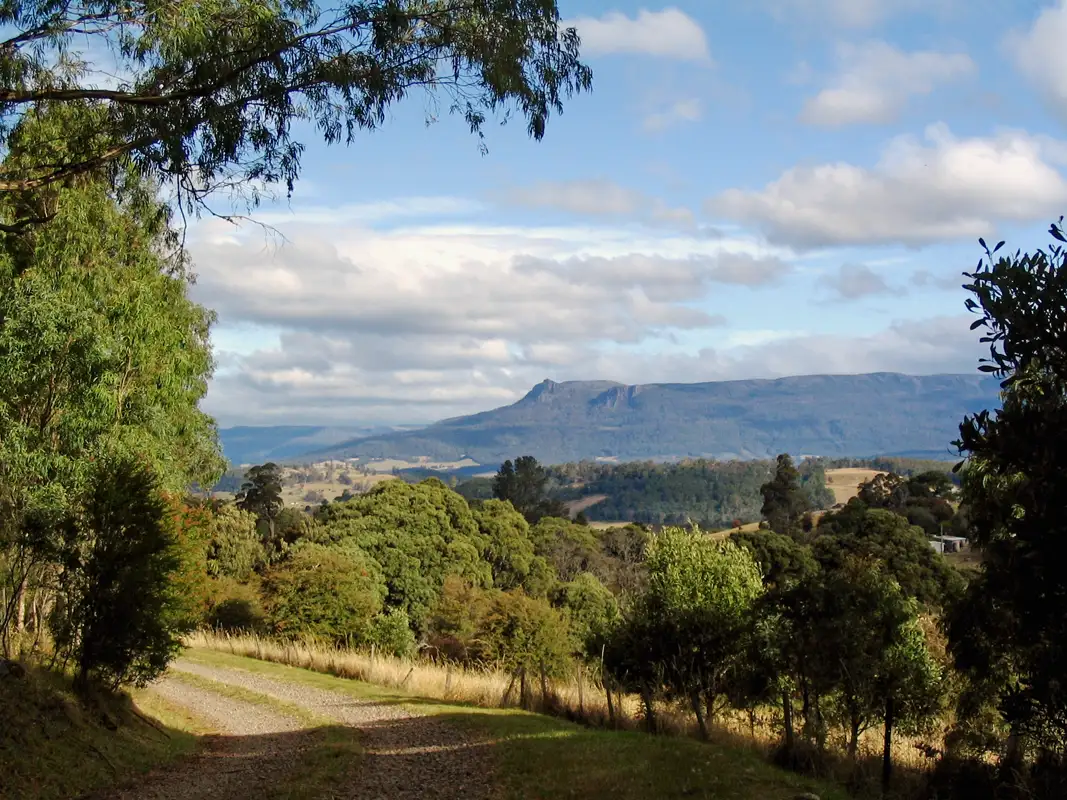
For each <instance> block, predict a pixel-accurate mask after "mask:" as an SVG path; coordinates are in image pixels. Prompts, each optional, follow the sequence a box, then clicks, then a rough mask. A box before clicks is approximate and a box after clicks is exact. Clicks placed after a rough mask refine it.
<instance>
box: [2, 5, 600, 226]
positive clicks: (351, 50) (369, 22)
mask: <svg viewBox="0 0 1067 800" xmlns="http://www.w3.org/2000/svg"><path fill="white" fill-rule="evenodd" d="M0 24H2V25H3V26H4V28H5V36H6V38H5V39H4V41H3V43H2V44H3V46H2V47H0V74H2V75H3V78H4V79H3V81H2V83H3V89H2V90H0V135H2V136H4V137H5V138H7V137H8V136H10V134H11V133H12V132H13V131H16V130H17V129H18V127H19V126H20V125H21V124H23V123H24V122H25V121H26V120H27V119H30V118H32V117H33V116H34V115H35V114H37V113H38V112H39V111H40V110H42V109H45V108H52V107H57V106H62V107H64V108H67V109H70V112H71V114H72V115H74V116H76V117H78V118H79V119H78V122H77V124H75V125H71V126H68V127H66V128H65V129H64V130H63V131H62V135H61V136H60V137H59V138H58V139H57V140H56V145H55V147H52V148H49V149H46V150H42V151H40V152H39V153H33V152H30V151H26V152H25V153H24V156H25V157H24V158H22V159H20V160H19V161H18V162H17V163H6V164H5V165H4V168H3V169H2V170H0V194H2V193H17V192H24V191H27V190H34V189H39V188H42V187H46V186H49V185H51V184H54V183H56V182H59V181H63V180H65V179H68V178H71V177H73V176H77V175H81V174H85V173H88V172H94V171H99V170H105V171H107V170H109V169H121V168H122V166H121V165H123V164H126V163H130V164H133V165H135V166H136V168H137V170H138V171H139V172H140V173H141V174H143V175H149V176H152V177H153V178H156V179H159V180H160V181H172V182H174V183H175V185H176V186H177V188H178V190H179V196H180V199H181V200H182V201H183V202H184V203H185V204H186V205H187V206H189V207H196V205H197V204H198V203H199V202H201V201H202V200H203V198H204V197H205V196H206V195H207V193H209V192H211V191H213V190H215V189H218V188H219V187H221V186H230V187H236V186H238V185H240V184H241V183H245V185H251V186H256V185H262V184H273V183H280V184H283V185H285V186H286V187H287V188H288V190H289V191H291V190H292V186H293V182H294V181H295V180H296V179H297V176H298V175H299V172H300V159H301V155H302V153H303V151H304V148H305V145H306V142H304V141H301V140H300V138H298V134H297V131H299V130H301V129H302V128H303V126H302V125H300V123H302V122H306V123H310V127H314V128H315V129H317V130H318V131H319V133H320V135H321V136H322V138H323V139H324V140H325V141H326V142H329V143H333V142H339V141H345V142H349V143H350V142H352V141H353V140H354V139H355V137H356V135H357V134H358V133H359V132H360V131H362V130H370V129H374V128H377V127H379V126H380V125H382V124H383V123H384V121H385V118H386V112H387V110H388V109H389V108H390V107H391V106H392V105H393V104H394V103H396V102H398V101H399V100H401V99H402V98H404V97H405V96H406V95H408V94H409V93H411V92H412V91H414V90H417V89H422V90H424V91H428V92H430V94H431V96H432V97H434V98H438V102H439V103H440V105H439V106H438V107H443V108H445V109H446V110H447V111H449V112H451V113H457V114H459V115H461V116H462V117H463V119H464V121H465V122H466V124H467V125H468V126H469V128H470V129H471V130H472V131H473V132H474V133H476V134H480V133H481V131H482V128H483V126H484V124H485V122H486V121H487V119H488V117H489V115H492V114H496V113H498V112H504V114H505V117H504V118H505V119H506V118H507V116H508V115H510V113H514V112H517V114H518V115H519V116H521V117H522V119H523V120H524V121H525V122H526V125H527V129H528V131H529V133H530V135H531V136H533V137H534V138H535V139H540V138H541V137H542V136H543V135H544V133H545V125H546V123H547V121H548V118H549V116H550V115H551V114H554V113H560V112H562V110H563V101H564V100H565V99H566V98H567V97H568V96H569V95H571V94H573V93H575V92H579V91H582V90H586V89H588V88H589V87H590V85H591V73H590V71H589V69H588V67H586V66H585V65H584V64H582V63H581V62H580V61H579V56H578V47H579V40H578V35H577V33H576V32H575V31H574V30H573V29H563V28H561V26H560V24H559V12H558V9H557V5H556V1H555V0H503V1H502V0H473V2H472V1H471V0H347V2H342V3H339V4H333V5H321V4H319V3H316V2H314V1H313V0H286V1H285V2H280V3H264V2H260V0H228V1H227V2H209V3H204V2H200V0H178V1H177V2H172V3H168V4H167V5H166V6H164V7H161V6H158V4H155V3H146V2H118V1H117V0H101V1H100V2H93V3H70V2H61V3H55V2H50V0H16V1H14V2H7V3H4V4H3V5H0ZM82 48H83V49H82ZM109 73H110V74H111V75H113V76H114V77H107V76H108V74H109ZM441 101H443V102H441ZM250 181H251V182H253V183H251V184H248V183H247V182H250ZM252 192H253V193H252V195H251V198H250V199H251V200H252V201H253V202H255V200H256V199H257V197H258V195H257V194H256V191H255V189H253V190H252ZM45 214H46V215H49V214H48V212H47V211H45ZM36 218H39V214H37V213H31V214H29V215H20V216H18V217H16V218H13V219H10V220H9V221H8V224H7V228H8V229H15V228H17V227H18V223H19V221H26V220H32V219H36Z"/></svg>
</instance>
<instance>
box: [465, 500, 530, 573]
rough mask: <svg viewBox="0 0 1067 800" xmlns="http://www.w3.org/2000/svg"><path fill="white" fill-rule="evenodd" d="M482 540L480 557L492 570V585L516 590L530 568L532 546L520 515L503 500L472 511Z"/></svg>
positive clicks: (490, 502) (528, 527)
mask: <svg viewBox="0 0 1067 800" xmlns="http://www.w3.org/2000/svg"><path fill="white" fill-rule="evenodd" d="M474 518H475V520H476V521H477V523H478V528H479V530H480V531H481V533H482V535H483V536H484V537H485V547H486V549H485V554H484V556H483V557H484V558H485V560H486V561H488V562H489V566H490V567H491V568H492V570H493V586H495V587H497V588H498V589H517V588H519V587H520V586H523V585H524V584H525V583H526V580H527V578H528V577H529V576H530V572H531V570H533V569H534V564H533V562H534V559H535V558H536V556H535V554H534V543H533V539H531V537H530V526H529V525H528V524H527V523H526V520H525V519H524V518H523V516H522V514H520V513H519V512H517V511H516V510H515V509H514V508H513V507H512V506H511V504H510V503H508V502H506V501H503V500H489V501H486V502H485V503H483V504H482V505H481V506H480V507H478V508H476V509H474Z"/></svg>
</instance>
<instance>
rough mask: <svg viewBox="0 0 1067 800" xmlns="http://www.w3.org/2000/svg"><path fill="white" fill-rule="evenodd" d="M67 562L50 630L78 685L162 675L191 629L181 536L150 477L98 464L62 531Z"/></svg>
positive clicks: (136, 467) (126, 465)
mask: <svg viewBox="0 0 1067 800" xmlns="http://www.w3.org/2000/svg"><path fill="white" fill-rule="evenodd" d="M60 561H61V563H62V565H63V572H62V574H61V576H60V598H61V600H60V602H59V604H58V605H57V607H56V610H55V612H54V614H53V620H52V631H53V635H54V637H55V643H56V651H57V654H58V655H59V656H60V657H61V658H62V659H63V660H70V661H72V662H73V663H74V664H75V665H76V671H77V681H78V683H79V685H82V686H85V685H87V684H88V683H89V682H90V681H99V682H101V683H104V684H105V685H108V686H111V687H117V686H119V685H121V684H124V683H132V684H134V685H138V686H143V685H145V684H147V683H148V682H149V681H151V680H153V679H154V678H156V677H158V676H159V675H160V674H162V672H163V671H164V670H165V669H166V668H167V664H168V663H169V662H170V660H171V658H173V657H174V656H175V655H176V654H177V652H178V650H179V649H180V641H179V637H180V636H181V635H182V634H184V633H186V632H187V631H188V630H189V628H190V627H191V626H190V625H189V622H190V620H189V618H188V617H187V616H186V615H185V613H184V611H185V602H186V598H183V597H181V596H179V592H178V591H176V590H175V587H174V586H173V585H172V579H173V578H174V577H175V575H176V573H177V572H178V570H179V569H180V568H181V565H182V557H181V554H180V552H179V549H178V540H177V536H176V533H175V529H174V528H173V527H171V525H170V520H169V519H168V513H167V505H166V503H165V501H164V500H163V498H162V496H161V495H160V491H159V483H158V480H157V478H156V477H155V476H154V475H153V473H152V472H151V470H150V469H148V468H147V467H146V466H144V465H143V464H141V463H138V462H137V461H133V460H129V459H103V460H100V461H98V462H96V466H95V469H94V476H93V480H92V484H91V488H90V490H89V492H88V495H87V497H86V499H85V501H84V505H83V507H82V509H81V510H80V513H79V514H78V516H77V517H76V518H74V519H71V520H70V521H69V522H68V523H67V524H66V525H65V526H64V530H63V541H62V549H61V553H60Z"/></svg>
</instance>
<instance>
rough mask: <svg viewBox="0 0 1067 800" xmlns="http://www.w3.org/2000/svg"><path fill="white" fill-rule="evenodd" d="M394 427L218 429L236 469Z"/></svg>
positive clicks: (228, 458) (283, 459) (227, 456)
mask: <svg viewBox="0 0 1067 800" xmlns="http://www.w3.org/2000/svg"><path fill="white" fill-rule="evenodd" d="M393 430H395V428H389V427H385V426H381V425H378V426H356V425H352V426H345V427H326V426H322V425H271V426H262V427H257V426H238V427H234V428H222V429H220V430H219V440H220V442H221V443H222V452H223V453H224V454H225V456H226V459H227V460H228V461H229V462H230V463H231V464H233V465H235V466H240V465H242V464H263V463H264V462H267V461H286V460H289V459H293V458H296V457H297V456H303V455H305V454H307V453H309V452H311V451H313V450H321V449H322V448H324V447H331V446H333V445H336V444H340V443H342V442H349V441H352V440H353V439H357V438H360V437H366V436H376V435H378V434H383V433H389V432H391V431H393Z"/></svg>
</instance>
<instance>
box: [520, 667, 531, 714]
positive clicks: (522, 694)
mask: <svg viewBox="0 0 1067 800" xmlns="http://www.w3.org/2000/svg"><path fill="white" fill-rule="evenodd" d="M526 701H527V697H526V667H519V705H520V706H521V707H522V708H523V709H524V710H527V711H528V710H529V705H528V704H527V702H526Z"/></svg>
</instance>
